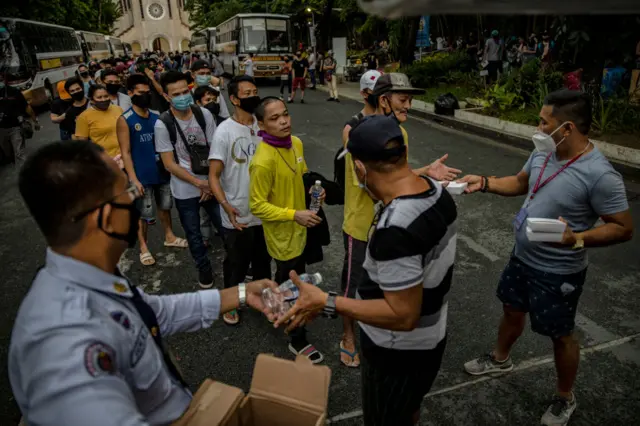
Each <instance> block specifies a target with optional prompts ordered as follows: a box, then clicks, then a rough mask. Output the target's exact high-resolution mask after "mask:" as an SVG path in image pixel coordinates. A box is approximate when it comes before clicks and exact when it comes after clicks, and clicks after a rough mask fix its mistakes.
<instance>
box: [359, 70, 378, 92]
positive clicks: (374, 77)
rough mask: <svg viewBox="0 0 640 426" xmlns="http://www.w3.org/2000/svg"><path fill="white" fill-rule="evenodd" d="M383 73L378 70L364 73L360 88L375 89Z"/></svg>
mask: <svg viewBox="0 0 640 426" xmlns="http://www.w3.org/2000/svg"><path fill="white" fill-rule="evenodd" d="M381 75H382V73H381V72H380V71H376V70H369V71H367V72H365V73H364V74H362V77H360V90H361V91H362V90H365V89H369V90H371V91H373V88H374V86H375V85H376V82H377V81H378V79H379V78H380V76H381Z"/></svg>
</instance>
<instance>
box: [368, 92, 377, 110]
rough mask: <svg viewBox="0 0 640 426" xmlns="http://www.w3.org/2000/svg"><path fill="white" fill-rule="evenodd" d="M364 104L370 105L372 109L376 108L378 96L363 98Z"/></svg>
mask: <svg viewBox="0 0 640 426" xmlns="http://www.w3.org/2000/svg"><path fill="white" fill-rule="evenodd" d="M365 102H366V103H368V104H369V105H371V107H372V108H378V96H375V95H369V96H367V97H366V98H365Z"/></svg>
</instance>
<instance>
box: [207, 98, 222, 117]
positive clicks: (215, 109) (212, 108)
mask: <svg viewBox="0 0 640 426" xmlns="http://www.w3.org/2000/svg"><path fill="white" fill-rule="evenodd" d="M204 107H205V108H206V109H208V110H209V112H211V114H213V115H214V116H216V115H218V114H220V104H219V103H217V102H213V101H212V102H209V103H208V104H206V105H205V106H204Z"/></svg>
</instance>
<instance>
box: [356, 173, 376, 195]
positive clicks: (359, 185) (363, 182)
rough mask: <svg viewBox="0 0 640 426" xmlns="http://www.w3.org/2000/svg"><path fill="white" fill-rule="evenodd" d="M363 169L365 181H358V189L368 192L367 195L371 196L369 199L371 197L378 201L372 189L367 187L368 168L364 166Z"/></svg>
mask: <svg viewBox="0 0 640 426" xmlns="http://www.w3.org/2000/svg"><path fill="white" fill-rule="evenodd" d="M362 168H363V169H364V179H363V180H362V182H360V179H358V187H359V188H360V189H362V190H363V191H366V193H367V194H369V197H371V199H372V200H374V201H377V198H376V197H375V195H373V192H371V189H369V187H368V186H367V168H366V167H364V166H363V167H362ZM356 177H357V173H356Z"/></svg>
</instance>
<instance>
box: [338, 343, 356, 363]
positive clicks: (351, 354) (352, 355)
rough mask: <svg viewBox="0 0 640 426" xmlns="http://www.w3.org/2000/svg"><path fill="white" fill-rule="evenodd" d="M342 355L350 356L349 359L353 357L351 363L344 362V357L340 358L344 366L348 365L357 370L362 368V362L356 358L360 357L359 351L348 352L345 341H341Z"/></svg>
mask: <svg viewBox="0 0 640 426" xmlns="http://www.w3.org/2000/svg"><path fill="white" fill-rule="evenodd" d="M340 353H341V354H347V355H349V357H351V362H344V360H343V359H342V357H340V362H341V363H343V364H344V365H346V366H347V367H349V368H357V367H360V360H359V359H357V360H356V357H357V356H358V351H355V350H354V351H353V352H349V351H348V350H346V349H345V348H344V341H343V340H340Z"/></svg>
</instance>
